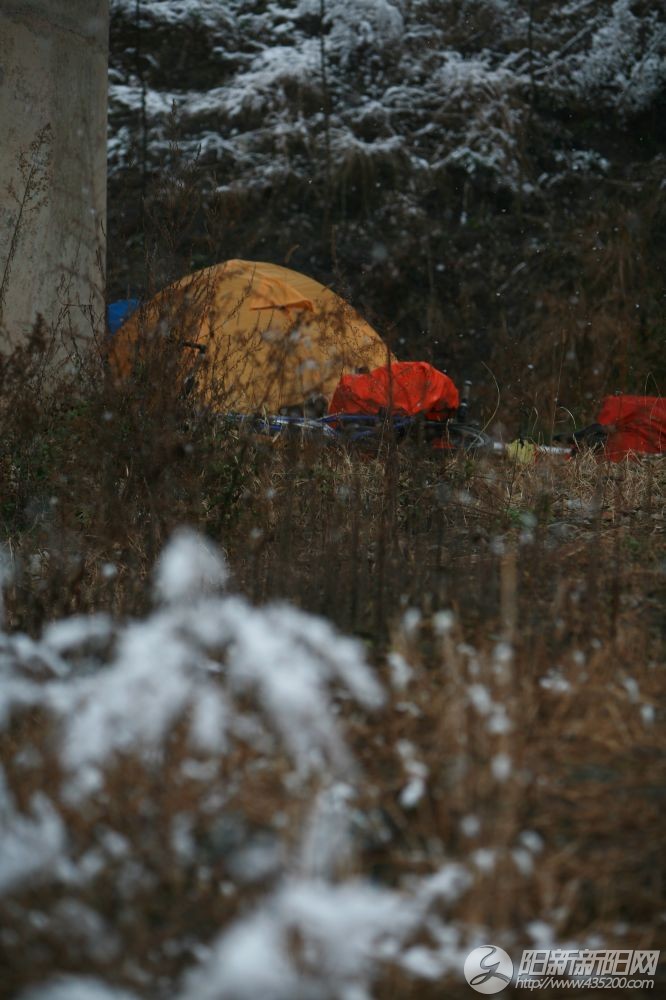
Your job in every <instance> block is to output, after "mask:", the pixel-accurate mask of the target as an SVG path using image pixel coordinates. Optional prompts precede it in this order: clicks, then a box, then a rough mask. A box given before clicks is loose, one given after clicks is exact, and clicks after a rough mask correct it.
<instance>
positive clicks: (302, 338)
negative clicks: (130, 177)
mask: <svg viewBox="0 0 666 1000" xmlns="http://www.w3.org/2000/svg"><path fill="white" fill-rule="evenodd" d="M163 336H170V337H171V338H172V339H173V340H174V341H175V342H176V343H177V344H178V345H182V348H183V351H182V356H183V369H184V371H185V370H187V367H188V366H189V368H193V367H194V363H195V362H196V370H197V375H196V379H197V385H198V388H199V390H200V391H202V392H203V394H204V396H206V397H207V398H210V399H211V400H213V401H215V403H216V405H220V406H222V407H223V408H224V409H226V410H236V411H240V412H255V411H258V410H262V409H264V410H267V411H269V412H277V411H278V409H279V408H280V407H282V406H290V405H297V404H300V403H303V401H304V400H305V399H306V398H307V397H308V396H310V395H312V394H313V393H322V394H323V395H325V396H331V395H332V393H333V391H334V389H335V387H336V385H337V384H338V381H339V380H340V377H341V376H342V375H343V374H345V373H347V372H353V371H355V370H356V369H358V368H377V367H380V366H381V365H382V364H386V363H387V362H389V361H392V360H394V359H393V357H392V355H391V354H390V352H389V350H388V348H387V347H386V345H385V344H384V342H383V341H382V339H381V337H380V336H379V335H378V334H377V333H376V332H375V330H373V329H372V327H371V326H370V325H369V324H368V323H366V322H365V320H363V319H361V317H360V316H359V315H358V313H356V312H355V310H354V309H352V307H351V306H350V305H349V304H348V303H347V302H345V301H344V299H341V298H340V297H339V296H337V295H336V294H335V293H334V292H332V291H331V290H330V289H329V288H326V287H325V286H324V285H321V284H320V283H319V282H318V281H315V280H314V279H313V278H308V277H307V276H306V275H304V274H299V273H298V272H297V271H291V270H289V269H288V268H286V267H280V266H279V265H277V264H266V263H254V262H251V261H244V260H230V261H227V262H226V263H224V264H217V265H215V266H213V267H208V268H205V269H204V270H202V271H196V272H195V273H194V274H190V275H188V276H187V277H185V278H183V279H181V280H180V281H177V282H175V283H174V284H172V285H169V286H168V287H167V288H165V289H164V290H163V291H161V292H159V293H158V294H157V295H156V296H155V297H154V298H153V299H151V300H150V301H149V302H148V303H146V304H145V305H143V306H141V307H140V308H139V309H138V310H137V311H136V312H135V313H133V314H132V316H131V317H130V319H129V320H128V321H127V322H126V323H125V324H124V325H123V326H122V327H121V328H120V330H118V332H117V333H116V334H115V336H114V338H113V342H112V345H111V349H110V362H111V366H112V368H113V369H114V370H115V372H116V373H117V374H119V375H121V376H123V377H126V376H128V375H129V374H130V372H131V371H132V368H133V365H134V363H135V361H136V360H137V359H140V358H141V356H142V352H143V351H145V350H146V346H147V345H149V344H153V345H154V344H155V343H158V342H159V338H160V337H163Z"/></svg>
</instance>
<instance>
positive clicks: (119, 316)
mask: <svg viewBox="0 0 666 1000" xmlns="http://www.w3.org/2000/svg"><path fill="white" fill-rule="evenodd" d="M140 305H141V299H118V301H117V302H109V304H108V306H107V307H106V323H107V326H108V328H109V333H116V332H117V331H118V330H119V329H120V327H121V326H122V325H123V323H124V322H125V320H126V319H129V317H130V316H131V315H132V313H133V312H134V310H135V309H136V308H137V307H138V306H140Z"/></svg>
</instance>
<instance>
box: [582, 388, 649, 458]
mask: <svg viewBox="0 0 666 1000" xmlns="http://www.w3.org/2000/svg"><path fill="white" fill-rule="evenodd" d="M597 421H598V423H600V424H602V425H604V427H605V428H606V430H607V432H608V438H607V440H606V447H605V453H606V456H607V458H610V459H611V461H613V462H619V461H621V460H622V459H623V458H626V457H627V455H629V454H631V453H641V454H648V455H655V454H659V453H660V452H664V451H666V399H661V398H659V397H658V396H606V398H605V399H604V400H603V402H602V404H601V412H600V413H599V416H598V417H597Z"/></svg>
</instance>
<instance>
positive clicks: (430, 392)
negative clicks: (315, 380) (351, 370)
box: [328, 361, 460, 420]
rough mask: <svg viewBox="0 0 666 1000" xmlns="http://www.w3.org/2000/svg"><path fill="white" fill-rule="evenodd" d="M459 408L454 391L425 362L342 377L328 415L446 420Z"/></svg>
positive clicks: (401, 363) (402, 363) (450, 383)
mask: <svg viewBox="0 0 666 1000" xmlns="http://www.w3.org/2000/svg"><path fill="white" fill-rule="evenodd" d="M459 405H460V396H459V394H458V389H457V388H456V386H455V384H454V382H453V381H452V380H451V379H450V378H449V376H448V375H445V374H444V372H440V371H437V369H436V368H433V367H432V365H429V364H427V363H426V362H425V361H395V362H393V364H391V365H384V366H383V367H382V368H375V370H374V371H371V372H367V373H365V374H357V375H343V376H342V378H341V379H340V381H339V382H338V385H337V388H336V390H335V392H334V393H333V398H332V399H331V402H330V405H329V408H328V412H329V413H331V414H335V413H358V414H369V415H375V414H378V413H391V414H395V415H399V414H403V415H406V416H410V417H415V416H417V415H418V414H423V416H425V418H426V420H446V419H447V418H448V417H450V416H452V415H453V414H454V412H455V411H456V410H457V409H458V406H459Z"/></svg>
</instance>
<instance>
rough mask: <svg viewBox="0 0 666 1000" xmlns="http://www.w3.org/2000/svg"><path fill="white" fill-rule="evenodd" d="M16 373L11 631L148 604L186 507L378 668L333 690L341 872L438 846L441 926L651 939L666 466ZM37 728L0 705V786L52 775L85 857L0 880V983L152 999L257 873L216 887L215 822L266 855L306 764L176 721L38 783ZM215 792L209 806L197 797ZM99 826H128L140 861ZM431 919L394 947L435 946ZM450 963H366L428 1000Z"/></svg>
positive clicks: (10, 429)
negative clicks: (74, 883) (80, 769)
mask: <svg viewBox="0 0 666 1000" xmlns="http://www.w3.org/2000/svg"><path fill="white" fill-rule="evenodd" d="M31 378H32V381H31V382H30V385H31V386H32V387H33V397H32V399H31V401H30V402H29V403H26V402H25V391H24V387H25V384H26V382H25V379H26V369H25V367H23V368H21V366H19V368H18V369H15V370H13V371H12V370H10V369H9V368H7V367H6V368H5V383H4V386H5V388H4V412H3V419H4V421H5V429H6V430H5V434H4V437H3V442H2V456H1V458H2V467H3V470H4V475H3V480H2V496H1V497H0V504H1V510H2V516H3V521H4V524H3V532H4V536H5V539H6V543H5V544H6V557H5V558H6V562H7V564H8V565H7V572H6V578H7V583H6V587H5V592H6V598H5V600H6V623H7V628H8V629H9V630H11V631H16V630H19V629H20V630H26V631H28V632H29V633H31V634H35V635H37V634H39V633H40V631H41V629H42V628H43V626H44V625H45V624H46V623H47V622H49V621H51V620H54V619H57V618H59V617H61V616H63V615H65V614H71V613H77V612H86V613H88V612H91V611H100V610H101V611H110V612H111V613H112V614H113V615H114V617H116V618H117V619H123V618H124V617H126V616H128V615H132V616H134V615H139V616H141V615H143V614H144V613H145V611H146V608H147V606H148V603H149V601H148V596H147V588H146V580H147V577H148V573H149V571H150V569H151V567H152V564H153V562H154V560H155V557H156V554H157V553H158V551H159V550H160V548H161V546H162V544H163V542H164V540H165V539H166V538H167V537H168V536H169V534H170V533H171V531H172V530H173V528H174V527H175V526H176V525H178V524H182V523H187V524H190V525H194V526H196V527H198V528H200V529H201V530H202V531H204V532H205V533H207V534H208V535H209V536H211V537H212V538H214V539H215V540H216V541H218V542H219V543H220V544H221V545H222V546H223V548H224V549H225V551H226V553H227V556H228V559H229V562H230V565H231V569H232V573H233V580H234V587H235V588H238V589H240V590H241V591H242V592H245V593H246V594H248V595H249V596H250V597H251V599H252V600H253V601H255V602H257V603H263V602H265V601H267V600H270V599H275V598H286V599H288V600H290V601H293V602H295V603H296V604H298V605H300V606H301V607H302V608H304V609H306V610H309V611H314V612H317V613H320V614H323V615H325V616H327V617H329V618H330V619H332V620H333V621H334V622H335V623H336V624H337V625H338V626H339V627H340V628H341V629H342V630H343V631H345V632H350V633H354V634H356V635H358V636H361V637H362V638H364V640H365V642H366V647H367V652H368V657H369V659H370V660H371V662H372V663H373V664H374V665H375V667H376V669H377V670H378V672H379V674H380V675H381V677H382V678H383V681H384V684H385V687H386V689H387V691H388V692H389V693H390V696H389V700H388V703H387V705H386V706H385V707H384V708H383V709H382V710H381V711H380V712H378V713H374V714H366V713H365V712H362V711H361V710H359V709H355V708H354V709H352V708H351V707H350V706H349V705H348V703H347V702H345V701H344V700H343V701H341V702H340V703H339V713H340V718H341V720H342V721H343V724H344V729H345V731H346V733H347V738H348V740H349V742H350V744H351V746H352V748H353V750H354V752H355V754H356V757H357V758H358V760H359V762H360V764H361V767H362V773H363V779H362V780H361V781H360V782H359V783H358V794H359V801H358V806H357V808H356V812H355V815H356V819H355V823H354V830H353V834H354V845H353V846H354V851H353V853H352V854H351V855H350V856H349V858H348V859H347V861H346V863H345V866H344V870H343V871H341V872H340V873H339V874H340V875H343V874H350V873H358V874H359V875H361V876H364V877H369V878H371V879H373V880H374V881H375V882H378V883H381V884H384V885H388V886H393V887H400V888H401V889H404V888H405V887H407V886H409V885H410V880H414V879H416V878H418V877H423V876H425V875H427V874H428V873H432V872H435V871H437V870H438V868H440V867H441V866H442V865H443V864H444V863H445V862H450V861H458V862H459V863H460V864H461V865H463V866H464V867H465V870H466V871H468V872H469V873H471V875H472V883H471V887H470V888H469V889H468V890H467V891H466V892H464V893H463V894H462V895H461V896H460V897H459V898H457V899H455V900H452V901H450V902H449V903H446V902H445V901H443V900H440V902H439V903H437V904H433V906H434V907H435V909H434V911H433V914H431V916H432V917H433V918H434V917H435V916H439V917H440V918H441V919H442V920H443V921H444V923H445V924H446V925H448V926H450V927H452V928H457V929H458V931H459V932H460V934H461V941H464V940H465V934H467V932H468V931H467V930H466V929H470V928H474V927H479V926H480V927H485V928H491V929H492V930H493V932H494V933H495V934H496V936H497V938H498V939H500V940H501V941H502V942H504V943H505V944H506V945H507V946H511V947H513V948H517V947H518V946H521V947H522V946H523V945H524V944H529V942H530V940H534V939H535V936H538V932H539V931H538V924H539V923H540V924H541V925H545V924H547V925H548V926H549V927H550V929H551V932H552V934H553V938H554V940H557V941H560V942H562V941H569V940H571V941H578V942H581V941H590V940H592V939H593V937H594V936H597V937H599V938H600V939H602V940H603V941H604V942H606V943H607V945H608V946H612V945H613V944H615V943H618V942H619V943H621V944H622V945H623V946H637V947H638V946H640V947H658V941H659V936H660V934H661V933H662V932H663V928H661V927H660V923H659V921H660V920H661V919H662V915H663V909H664V897H663V873H662V862H661V856H662V855H661V844H662V839H663V837H662V821H661V819H660V814H661V811H662V810H663V782H664V760H665V759H666V757H665V756H664V749H665V747H664V735H663V733H664V730H663V725H662V723H663V711H664V700H663V696H664V691H663V666H664V630H663V601H664V597H665V596H666V575H665V565H666V563H665V560H666V548H665V545H664V537H665V536H664V531H665V527H666V525H665V521H664V510H665V500H666V477H665V475H666V469H665V468H664V465H663V463H660V462H658V461H656V462H653V463H649V464H648V463H640V462H634V463H626V464H618V465H608V464H605V463H602V462H599V461H598V460H597V459H595V458H594V457H593V456H587V457H582V458H580V459H578V460H576V461H571V462H555V461H549V460H542V461H539V462H538V463H537V464H535V465H533V466H524V465H519V464H514V463H512V462H509V461H505V460H499V459H493V460H484V459H482V458H478V459H474V458H471V457H469V456H465V455H456V456H453V457H449V456H443V455H441V454H436V453H433V452H431V451H427V450H423V449H421V448H420V447H419V446H418V444H417V443H415V442H406V443H405V444H404V445H397V444H396V443H395V442H393V441H391V440H387V441H386V442H385V443H384V445H382V447H381V448H380V450H379V453H378V454H368V453H365V454H364V453H361V452H354V451H351V450H347V449H337V448H325V447H323V446H321V445H319V444H317V443H316V442H305V443H304V442H302V441H300V440H298V439H296V438H295V439H294V440H291V441H290V440H282V441H280V442H277V443H273V442H270V441H268V440H266V439H256V438H252V437H250V436H248V435H246V434H244V433H243V432H241V431H239V430H238V429H237V428H232V429H230V428H228V427H225V426H224V425H223V424H220V423H219V421H216V420H215V419H214V418H213V417H211V415H210V414H201V413H197V412H196V410H195V409H194V407H193V405H192V404H191V402H188V401H187V400H186V399H185V400H184V399H182V398H180V396H179V394H178V393H175V392H172V391H171V390H170V389H169V388H168V384H167V383H166V380H164V379H163V380H161V382H160V383H159V384H160V386H161V387H162V388H161V389H160V392H161V396H160V398H159V399H158V400H157V402H156V401H155V398H154V396H151V395H149V394H146V393H144V392H143V390H142V388H141V386H140V385H134V386H133V387H126V388H124V389H119V388H118V387H117V386H114V385H112V384H110V383H108V382H107V381H106V380H105V379H104V378H103V377H101V376H99V375H98V374H96V373H95V372H94V369H91V373H90V374H86V372H85V371H84V372H83V373H79V374H77V375H76V376H72V377H71V378H70V379H68V380H67V381H65V382H61V383H60V384H59V385H58V387H57V390H56V391H53V390H52V389H49V390H48V391H47V389H46V388H45V386H46V385H47V384H48V383H46V382H44V381H43V380H42V379H40V378H39V377H37V376H36V375H34V377H32V376H31ZM21 400H23V401H24V402H23V404H22V403H21ZM49 725H50V724H49V721H48V718H45V717H42V716H40V715H39V714H34V713H30V712H23V713H21V712H19V713H18V714H17V715H16V716H15V717H13V718H12V719H11V720H10V723H9V724H8V726H7V728H6V729H5V732H4V734H3V740H2V747H1V755H2V761H3V766H4V768H5V771H6V775H7V781H8V784H9V787H10V788H11V789H12V791H13V794H14V796H15V799H16V801H17V805H18V807H19V808H26V809H27V804H28V802H29V801H30V798H31V795H32V794H33V793H34V792H35V791H39V790H41V791H45V792H48V793H49V794H51V795H52V796H53V798H54V801H55V803H56V806H57V809H58V811H59V812H60V813H61V815H62V816H63V818H64V819H65V822H66V825H67V828H68V830H69V831H70V835H71V837H72V838H73V840H74V843H75V845H76V855H77V857H78V858H79V859H81V858H84V857H85V856H86V855H87V854H90V856H91V857H92V856H93V854H95V852H97V853H100V852H101V854H102V855H104V858H105V862H104V865H103V866H102V868H101V869H100V872H99V874H98V875H97V876H95V877H93V878H92V879H91V880H89V881H88V882H87V883H86V884H85V885H82V886H79V887H70V889H68V891H67V894H66V899H65V897H63V894H62V890H61V889H59V888H58V887H57V886H49V887H47V888H46V889H44V888H40V889H30V888H28V889H26V890H22V891H21V892H18V893H15V894H10V895H9V896H6V897H5V899H4V902H3V908H2V921H3V924H4V926H5V930H4V931H3V934H2V938H1V942H2V951H3V956H2V964H3V968H4V969H5V980H4V982H5V986H7V984H9V985H8V988H9V990H10V994H7V995H15V994H16V993H18V991H19V990H20V989H21V988H22V987H24V986H25V985H28V984H30V983H34V982H36V981H39V980H40V979H42V978H43V977H45V976H47V975H48V974H50V973H51V972H53V971H54V970H58V971H67V970H69V971H77V972H86V973H95V974H99V975H100V976H102V977H107V978H108V979H109V980H110V981H113V982H118V983H122V984H124V985H126V986H129V987H132V988H134V989H136V990H138V991H139V992H140V993H143V994H144V995H146V996H159V995H169V990H170V989H172V986H173V982H174V981H175V979H176V978H177V977H178V976H179V975H180V973H181V972H182V970H183V969H184V968H186V967H187V966H188V964H190V963H191V962H192V960H193V956H194V955H195V954H196V948H197V943H198V942H201V941H208V940H210V939H211V938H212V937H213V936H214V934H216V933H217V932H218V931H219V930H220V928H223V927H225V926H228V925H229V923H230V922H231V921H232V920H233V919H234V918H235V916H236V915H237V914H238V913H241V912H245V911H246V909H247V907H248V906H250V905H251V903H252V901H253V899H254V898H255V896H256V895H257V893H258V891H259V889H258V887H257V886H246V887H243V886H242V885H234V876H233V873H232V872H230V871H229V870H228V867H227V860H228V858H227V854H226V853H225V850H226V849H223V848H224V843H223V842H225V843H226V841H225V837H226V838H231V839H232V840H233V838H234V837H236V838H237V837H238V836H241V837H250V836H251V835H252V833H253V832H254V833H256V832H259V833H266V832H269V833H271V835H275V836H278V837H279V838H280V840H281V842H282V843H283V844H284V851H285V857H287V856H288V854H289V849H290V846H289V845H290V844H293V843H294V842H295V841H296V840H297V839H298V837H299V836H300V833H301V831H302V827H303V824H304V822H305V816H306V813H307V809H308V808H309V805H310V802H311V799H312V796H313V795H314V794H315V791H316V787H314V786H313V787H310V788H307V789H303V788H301V789H300V790H299V791H298V792H297V793H294V792H291V791H290V790H289V784H288V782H286V783H285V782H284V780H283V778H284V774H285V762H284V761H283V760H282V759H281V758H280V757H279V756H278V757H277V758H275V759H272V760H268V759H266V758H263V759H262V758H261V757H257V754H256V753H255V752H254V751H252V750H250V749H249V748H245V749H243V748H242V747H239V748H238V749H237V750H236V751H235V752H234V753H233V754H231V755H229V756H227V757H226V758H224V759H223V760H222V759H221V760H214V761H213V762H212V764H213V768H212V770H211V771H210V777H209V779H208V780H207V781H206V782H205V783H203V784H202V782H201V781H200V780H198V779H194V778H192V779H190V780H187V779H184V778H183V775H182V771H181V765H182V763H183V759H184V755H185V749H184V743H183V739H182V734H180V733H179V731H178V730H176V731H174V732H173V734H172V736H171V738H170V739H169V742H168V745H167V746H166V747H165V749H164V756H163V759H162V760H161V762H160V763H159V765H158V766H156V767H153V768H152V769H150V768H148V769H145V768H144V767H143V766H142V765H141V764H140V763H139V762H138V761H137V760H135V759H133V758H132V757H131V756H130V757H128V758H126V759H120V760H119V761H118V762H117V764H116V765H114V766H113V768H112V769H109V770H108V772H107V773H106V776H105V782H106V784H105V793H104V795H103V796H102V797H101V798H100V799H99V800H97V801H96V802H90V803H89V804H88V805H87V807H86V809H85V810H83V811H81V810H80V809H77V808H75V807H72V806H71V805H68V804H67V802H66V801H64V800H61V799H59V798H58V794H57V792H56V791H54V789H57V786H58V782H59V774H58V764H57V759H56V758H55V756H54V754H53V749H52V739H53V738H52V734H51V732H50V729H49ZM35 761H37V762H38V763H35ZM215 789H218V790H220V791H224V794H225V796H226V802H225V805H224V808H223V809H221V810H218V811H216V812H213V813H211V810H210V807H209V804H208V803H209V797H210V794H211V792H212V791H214V790H215ZM183 814H187V815H188V816H189V817H190V818H191V820H192V824H193V826H192V829H193V831H194V833H193V836H194V838H195V842H196V844H197V852H196V856H195V859H194V860H193V861H190V862H187V863H185V862H183V861H182V860H181V859H179V857H178V855H177V852H175V849H174V846H173V838H171V836H170V833H169V831H172V830H173V824H174V822H175V821H176V819H177V817H178V816H180V815H183ZM113 834H116V835H120V836H122V837H124V838H125V839H126V842H128V843H129V844H130V845H131V848H132V852H133V855H134V856H135V858H136V860H137V864H138V868H137V869H136V872H135V875H136V878H135V880H134V882H132V878H133V876H132V873H131V871H127V870H126V864H125V862H124V861H121V860H120V858H117V859H116V860H114V856H113V844H112V840H113V836H112V835H113ZM221 844H222V847H221V846H220V845H221ZM285 864H287V862H285ZM225 885H226V886H227V887H230V888H228V889H226V890H224V891H220V886H225ZM263 888H265V887H264V886H262V887H261V889H262V890H263ZM72 900H74V901H75V902H76V904H77V905H81V906H85V907H88V908H90V910H92V911H94V912H95V913H97V914H99V915H100V916H101V918H102V920H103V921H104V926H105V927H111V928H112V929H113V938H114V941H115V942H116V945H115V946H114V947H110V948H109V949H106V950H105V948H104V946H103V945H102V944H101V943H100V941H99V940H93V939H94V937H95V935H94V934H92V935H89V938H88V939H85V940H83V937H85V935H83V931H81V933H80V934H79V933H78V932H76V933H75V932H74V930H72V927H75V925H76V924H77V919H78V918H77V916H76V909H75V908H74V909H71V905H72ZM67 907H70V909H71V914H70V917H69V918H67V919H66V913H65V910H67ZM58 914H60V916H58ZM63 914H65V916H63ZM72 914H73V916H72ZM429 919H430V918H429ZM68 920H69V923H68ZM432 926H433V925H432V921H431V920H430V922H429V920H426V921H424V923H423V925H422V926H421V927H420V929H419V931H418V933H415V936H414V939H413V941H412V942H411V943H412V944H414V945H416V944H423V945H428V944H431V943H432V933H433V932H432ZM68 927H69V930H67V928H68ZM63 928H64V929H63ZM429 928H430V929H429ZM530 928H532V938H530ZM470 933H471V932H470ZM81 935H83V937H81ZM537 939H538V937H537ZM174 942H177V944H174ZM118 955H122V960H121V961H119V960H118ZM447 983H448V981H447ZM169 984H171V986H169ZM444 985H446V984H444V983H443V982H442V981H438V982H436V983H433V984H431V986H425V985H424V984H423V981H422V980H414V979H412V978H410V977H408V976H407V974H406V972H405V971H404V969H402V970H400V969H398V967H397V966H396V967H391V966H385V967H384V968H383V969H382V970H381V972H380V981H379V985H378V986H377V993H376V995H377V996H382V997H383V996H389V995H390V996H391V997H396V998H397V997H412V996H418V997H419V998H425V997H428V996H433V997H435V996H441V990H442V988H443V987H444ZM454 985H455V977H454V979H452V980H451V982H450V983H448V986H451V988H453V986H454ZM448 986H447V988H448ZM428 990H430V992H428Z"/></svg>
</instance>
